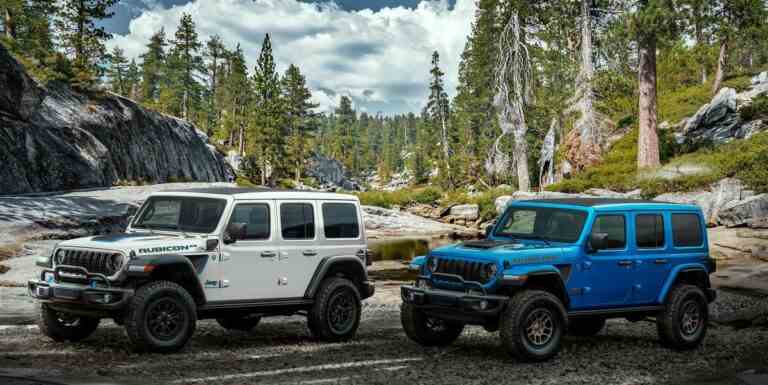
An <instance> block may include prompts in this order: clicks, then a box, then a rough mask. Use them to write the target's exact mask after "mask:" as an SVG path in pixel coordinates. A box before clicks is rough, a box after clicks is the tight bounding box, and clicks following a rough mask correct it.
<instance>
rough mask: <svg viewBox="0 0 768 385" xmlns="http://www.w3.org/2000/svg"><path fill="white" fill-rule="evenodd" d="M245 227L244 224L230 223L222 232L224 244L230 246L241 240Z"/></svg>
mask: <svg viewBox="0 0 768 385" xmlns="http://www.w3.org/2000/svg"><path fill="white" fill-rule="evenodd" d="M247 226H248V224H246V223H230V224H229V226H227V230H226V231H224V239H223V241H224V244H225V245H230V244H233V243H235V242H237V240H238V239H243V238H244V235H245V229H246V227H247Z"/></svg>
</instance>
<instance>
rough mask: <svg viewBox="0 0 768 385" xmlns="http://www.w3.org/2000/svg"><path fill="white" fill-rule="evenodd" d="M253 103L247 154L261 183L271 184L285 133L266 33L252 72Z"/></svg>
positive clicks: (278, 170)
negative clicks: (254, 162)
mask: <svg viewBox="0 0 768 385" xmlns="http://www.w3.org/2000/svg"><path fill="white" fill-rule="evenodd" d="M253 85H254V105H253V107H252V114H253V120H252V125H251V135H250V137H249V140H251V142H250V143H249V148H250V151H249V152H250V153H251V154H252V155H254V156H255V157H256V159H257V161H258V164H259V168H260V177H261V183H262V184H267V183H269V184H270V185H274V184H275V182H276V180H277V177H279V176H280V175H282V174H283V172H284V170H285V164H284V162H285V158H286V156H285V155H286V154H285V140H286V134H287V133H286V132H285V131H287V130H285V127H284V119H283V110H284V108H283V107H284V106H283V100H282V97H281V92H280V78H279V75H278V73H277V71H276V70H275V59H274V57H273V56H272V41H271V39H270V37H269V34H267V35H266V36H265V37H264V42H263V43H262V46H261V53H260V54H259V58H258V60H257V61H256V68H255V70H254V75H253Z"/></svg>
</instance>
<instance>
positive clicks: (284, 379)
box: [0, 282, 768, 385]
mask: <svg viewBox="0 0 768 385" xmlns="http://www.w3.org/2000/svg"><path fill="white" fill-rule="evenodd" d="M398 287H399V283H396V282H390V283H387V284H384V285H381V286H380V287H379V290H378V292H377V294H376V295H375V296H374V297H373V298H371V299H369V300H368V301H366V304H365V307H364V311H363V320H362V322H361V326H360V330H359V333H358V336H357V338H356V339H355V340H354V341H352V342H349V343H319V342H316V341H314V340H313V339H312V338H311V337H310V336H309V333H308V331H307V329H306V327H305V322H304V319H303V318H302V317H280V318H270V319H266V320H265V321H264V322H263V323H262V324H261V325H259V326H258V327H257V328H256V329H255V330H254V331H253V332H251V333H241V332H227V331H225V330H224V329H222V328H220V327H219V326H218V325H217V324H216V323H215V322H213V321H202V322H200V323H199V324H198V329H197V332H196V333H195V336H194V338H193V339H192V341H191V343H190V345H189V347H188V348H187V349H186V350H184V351H183V352H181V353H178V354H174V355H157V354H136V353H132V352H131V351H129V350H127V349H126V337H125V335H124V333H123V329H122V328H120V327H118V326H117V325H115V324H113V323H111V322H105V323H104V324H103V326H102V327H101V328H100V329H99V330H98V331H97V332H96V333H95V334H94V335H93V336H92V337H90V338H89V339H87V340H85V341H83V342H81V343H77V344H58V343H54V342H51V341H50V340H48V339H46V338H44V337H42V336H41V335H40V333H39V331H38V330H37V328H36V327H34V326H5V327H0V383H4V384H9V385H10V384H13V385H17V384H18V385H22V384H23V385H27V384H30V383H31V382H22V381H20V380H14V381H11V380H10V379H7V378H3V377H2V376H3V375H6V376H9V375H15V376H32V377H35V378H39V379H47V380H51V381H56V382H59V383H60V382H64V383H102V384H106V383H114V384H143V383H148V382H151V383H153V384H160V383H165V384H210V383H215V384H253V383H269V384H280V383H302V382H304V383H367V384H379V383H381V384H385V383H424V384H467V383H473V384H475V383H477V384H496V383H507V384H514V383H521V384H656V383H670V384H739V383H741V382H739V381H738V380H736V376H737V375H738V374H739V373H742V374H741V377H742V378H748V377H749V375H752V377H755V378H758V379H760V378H762V379H763V380H765V379H766V377H765V376H761V372H760V370H759V369H760V368H765V367H768V355H766V354H765V352H766V351H767V350H768V328H766V327H749V328H738V327H731V326H724V325H714V326H713V327H711V328H710V329H709V335H708V336H707V339H706V341H705V344H704V345H703V346H702V347H701V348H699V349H697V350H695V351H692V352H682V353H681V352H674V351H670V350H668V349H665V348H662V347H661V346H660V345H659V343H658V341H657V338H656V328H655V326H654V324H652V323H651V322H638V323H630V322H627V321H624V320H612V321H609V323H608V325H607V327H606V329H605V330H604V331H603V332H601V333H600V334H599V335H598V336H596V337H593V338H575V337H567V338H566V339H565V342H564V348H563V351H562V352H561V354H560V355H559V356H558V357H557V358H555V359H554V360H552V361H550V362H545V363H538V364H528V363H521V362H517V361H515V360H514V359H512V358H510V357H508V356H507V355H506V354H505V353H504V352H503V351H502V350H501V348H500V347H499V343H498V333H487V332H485V331H484V330H483V329H482V328H478V327H470V328H467V330H466V331H465V332H464V334H463V335H462V336H461V337H460V338H459V340H457V342H456V343H455V344H453V345H452V346H450V347H447V348H422V347H420V346H418V345H416V344H415V343H412V342H411V341H410V340H408V339H407V338H406V337H405V335H404V334H403V332H402V330H401V327H400V320H399V310H398V309H399V302H400V299H399V292H398ZM764 305H765V299H758V298H751V297H744V296H742V295H735V294H728V293H722V294H721V295H720V297H719V299H718V301H717V302H716V303H715V304H713V308H712V313H713V317H714V318H717V317H718V316H719V315H720V314H730V313H733V312H735V311H740V310H744V309H753V308H760V307H761V306H764ZM750 368H751V369H757V370H753V371H752V372H746V374H744V373H745V372H744V371H745V370H748V369H750ZM745 376H746V377H745ZM73 379H76V380H74V381H73ZM754 383H759V382H754Z"/></svg>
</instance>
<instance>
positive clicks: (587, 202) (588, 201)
mask: <svg viewBox="0 0 768 385" xmlns="http://www.w3.org/2000/svg"><path fill="white" fill-rule="evenodd" d="M518 202H525V203H551V204H559V205H571V206H583V207H594V206H605V205H618V204H646V205H647V204H651V205H679V203H673V202H662V201H651V200H643V199H626V198H557V199H526V200H521V201H518Z"/></svg>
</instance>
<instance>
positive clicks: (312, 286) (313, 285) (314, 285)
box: [304, 255, 368, 298]
mask: <svg viewBox="0 0 768 385" xmlns="http://www.w3.org/2000/svg"><path fill="white" fill-rule="evenodd" d="M341 266H343V268H344V269H345V270H348V269H352V273H351V274H352V275H353V276H354V277H359V282H358V280H357V279H355V280H354V281H355V283H356V284H358V285H361V284H363V282H365V281H367V280H368V273H367V271H366V270H365V266H364V265H363V261H361V260H360V258H358V257H357V256H354V255H336V256H333V257H325V258H323V259H321V260H320V263H319V264H318V265H317V268H316V269H315V273H314V274H313V275H312V279H311V280H310V281H309V285H307V290H306V291H305V292H304V297H305V298H313V297H314V296H315V293H316V292H317V290H318V289H320V284H321V283H322V282H323V279H325V277H326V276H327V275H328V273H329V272H332V271H333V270H334V268H340V267H341ZM358 289H362V288H358Z"/></svg>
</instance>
